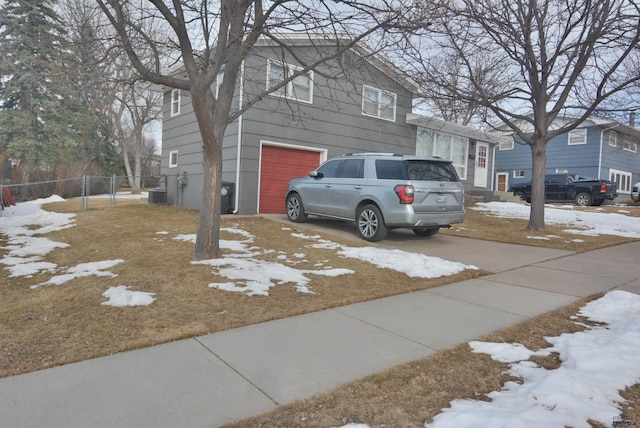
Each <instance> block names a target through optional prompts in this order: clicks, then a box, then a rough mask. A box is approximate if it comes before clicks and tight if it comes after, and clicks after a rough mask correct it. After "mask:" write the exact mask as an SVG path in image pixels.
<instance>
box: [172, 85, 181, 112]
mask: <svg viewBox="0 0 640 428" xmlns="http://www.w3.org/2000/svg"><path fill="white" fill-rule="evenodd" d="M179 114H180V89H178V88H173V89H172V90H171V117H173V116H177V115H179Z"/></svg>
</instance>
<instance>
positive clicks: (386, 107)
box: [362, 85, 396, 121]
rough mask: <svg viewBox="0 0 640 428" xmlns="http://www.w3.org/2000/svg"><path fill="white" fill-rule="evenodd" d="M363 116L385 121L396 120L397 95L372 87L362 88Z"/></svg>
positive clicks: (365, 86) (364, 86)
mask: <svg viewBox="0 0 640 428" xmlns="http://www.w3.org/2000/svg"><path fill="white" fill-rule="evenodd" d="M362 114H364V115H365V116H373V117H378V118H380V119H385V120H391V121H395V120H396V94H394V93H392V92H385V91H383V90H381V89H377V88H373V87H371V86H367V85H363V86H362Z"/></svg>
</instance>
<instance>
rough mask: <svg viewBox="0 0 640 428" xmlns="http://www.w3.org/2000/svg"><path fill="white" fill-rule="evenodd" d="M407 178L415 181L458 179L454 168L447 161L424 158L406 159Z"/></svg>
mask: <svg viewBox="0 0 640 428" xmlns="http://www.w3.org/2000/svg"><path fill="white" fill-rule="evenodd" d="M407 164H408V170H409V180H417V181H458V174H457V173H456V170H455V168H454V167H453V165H451V164H450V163H448V162H429V161H425V160H415V161H412V160H409V161H407Z"/></svg>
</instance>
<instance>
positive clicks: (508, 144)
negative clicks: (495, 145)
mask: <svg viewBox="0 0 640 428" xmlns="http://www.w3.org/2000/svg"><path fill="white" fill-rule="evenodd" d="M515 145H516V144H515V142H514V141H513V138H511V139H509V140H506V139H505V140H503V141H500V150H513V148H514V147H515Z"/></svg>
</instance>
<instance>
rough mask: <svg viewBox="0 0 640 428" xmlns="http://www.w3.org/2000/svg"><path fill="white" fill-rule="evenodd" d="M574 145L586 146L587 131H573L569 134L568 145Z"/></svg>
mask: <svg viewBox="0 0 640 428" xmlns="http://www.w3.org/2000/svg"><path fill="white" fill-rule="evenodd" d="M575 144H587V130H586V129H584V128H582V129H574V130H573V131H571V132H569V145H570V146H572V145H575Z"/></svg>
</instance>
